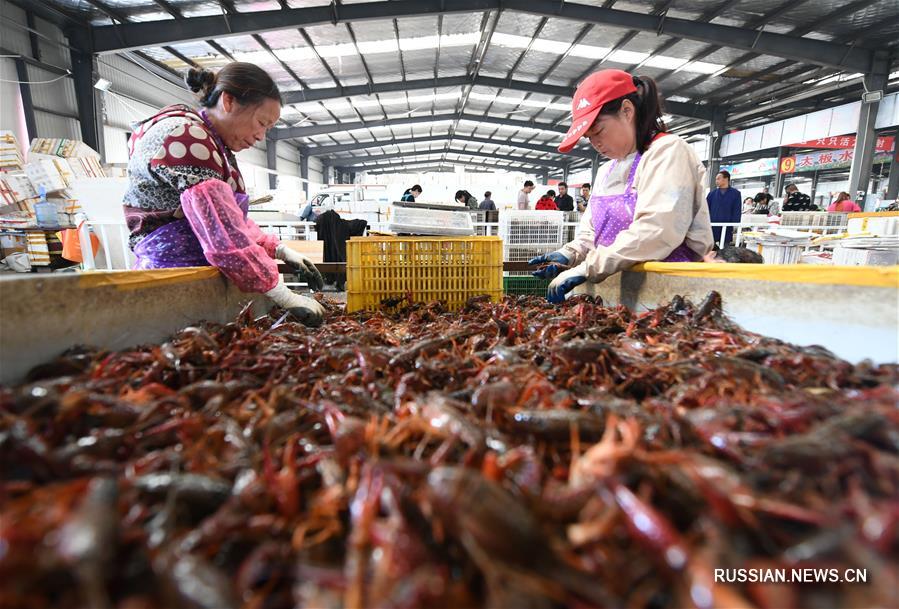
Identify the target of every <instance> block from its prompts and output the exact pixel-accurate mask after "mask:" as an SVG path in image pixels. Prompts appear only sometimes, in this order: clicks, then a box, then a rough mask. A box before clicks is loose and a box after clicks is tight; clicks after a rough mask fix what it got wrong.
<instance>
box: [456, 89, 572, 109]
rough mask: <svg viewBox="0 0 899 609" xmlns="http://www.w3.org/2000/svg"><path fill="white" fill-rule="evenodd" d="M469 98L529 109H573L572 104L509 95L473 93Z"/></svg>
mask: <svg viewBox="0 0 899 609" xmlns="http://www.w3.org/2000/svg"><path fill="white" fill-rule="evenodd" d="M469 97H470V98H471V99H476V100H478V101H486V102H493V103H496V104H508V105H512V106H527V107H529V108H552V109H554V110H570V109H571V104H559V103H556V104H550V103H547V102H542V101H537V100H535V99H524V98H521V97H510V96H508V95H485V94H483V93H472V94H471V95H470V96H469Z"/></svg>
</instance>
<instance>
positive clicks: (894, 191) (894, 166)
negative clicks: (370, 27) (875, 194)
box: [886, 133, 899, 200]
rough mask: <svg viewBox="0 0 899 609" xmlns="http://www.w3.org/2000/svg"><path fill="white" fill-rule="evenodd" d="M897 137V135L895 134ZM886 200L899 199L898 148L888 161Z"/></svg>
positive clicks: (898, 147) (898, 134)
mask: <svg viewBox="0 0 899 609" xmlns="http://www.w3.org/2000/svg"><path fill="white" fill-rule="evenodd" d="M896 135H897V136H899V133H897V134H896ZM886 198H887V199H890V200H894V199H896V198H899V146H896V149H895V150H894V151H893V160H892V161H890V175H889V178H888V179H887V196H886Z"/></svg>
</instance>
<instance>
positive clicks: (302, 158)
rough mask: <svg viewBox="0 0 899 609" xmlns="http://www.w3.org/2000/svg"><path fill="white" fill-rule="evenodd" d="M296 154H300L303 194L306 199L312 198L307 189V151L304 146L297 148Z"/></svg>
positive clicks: (310, 192)
mask: <svg viewBox="0 0 899 609" xmlns="http://www.w3.org/2000/svg"><path fill="white" fill-rule="evenodd" d="M297 152H299V153H300V179H301V180H302V185H303V192H305V193H306V198H307V199H308V198H309V197H311V196H312V191H311V190H310V189H309V149H308V148H306V147H305V146H297Z"/></svg>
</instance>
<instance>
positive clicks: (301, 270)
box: [275, 243, 325, 292]
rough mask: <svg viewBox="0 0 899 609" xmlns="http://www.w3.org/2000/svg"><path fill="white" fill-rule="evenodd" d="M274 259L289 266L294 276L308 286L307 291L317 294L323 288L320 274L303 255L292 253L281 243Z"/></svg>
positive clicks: (323, 283)
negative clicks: (294, 273)
mask: <svg viewBox="0 0 899 609" xmlns="http://www.w3.org/2000/svg"><path fill="white" fill-rule="evenodd" d="M275 258H278V259H279V260H283V261H284V262H286V263H287V264H289V265H290V266H291V267H292V268H293V270H294V271H295V272H296V274H297V275H298V276H299V277H300V278H301V279H302V280H303V281H305V282H306V283H307V284H308V285H309V289H310V290H312V291H314V292H318V291H319V290H321V289H322V288H323V287H324V286H325V280H324V279H322V274H321V273H319V272H318V269H317V268H315V265H314V264H312V261H311V260H309V258H307V257H306V256H304V255H303V254H300V253H298V252H295V251H293V250H292V249H290V248H289V247H287V246H286V245H284V244H283V243H279V244H278V246H277V247H276V248H275Z"/></svg>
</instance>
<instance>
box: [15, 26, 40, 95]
mask: <svg viewBox="0 0 899 609" xmlns="http://www.w3.org/2000/svg"><path fill="white" fill-rule="evenodd" d="M25 23H26V24H27V25H28V41H29V42H30V43H31V56H32V57H33V58H34V59H36V60H37V61H40V60H41V45H40V42H39V41H38V39H37V23H36V22H35V20H34V13H32V12H31V11H26V12H25ZM19 80H22V79H21V78H20V79H19Z"/></svg>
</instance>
